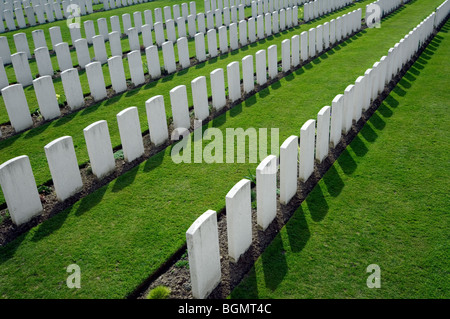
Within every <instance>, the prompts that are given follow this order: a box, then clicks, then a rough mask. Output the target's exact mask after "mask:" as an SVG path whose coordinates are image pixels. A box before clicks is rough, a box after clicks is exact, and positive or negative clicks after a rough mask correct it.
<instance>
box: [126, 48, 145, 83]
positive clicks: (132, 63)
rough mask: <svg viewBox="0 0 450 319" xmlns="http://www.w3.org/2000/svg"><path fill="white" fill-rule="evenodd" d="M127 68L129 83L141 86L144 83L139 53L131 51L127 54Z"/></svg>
mask: <svg viewBox="0 0 450 319" xmlns="http://www.w3.org/2000/svg"><path fill="white" fill-rule="evenodd" d="M127 59H128V67H129V69H130V76H131V82H132V83H133V84H134V85H135V86H138V85H141V84H143V83H144V82H145V76H144V68H143V66H142V58H141V51H137V50H135V51H131V52H129V53H128V54H127Z"/></svg>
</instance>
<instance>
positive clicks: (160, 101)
mask: <svg viewBox="0 0 450 319" xmlns="http://www.w3.org/2000/svg"><path fill="white" fill-rule="evenodd" d="M145 109H146V111H147V121H148V127H149V130H150V140H151V141H152V143H153V144H155V146H159V145H161V144H163V143H165V142H166V141H167V140H168V139H169V131H168V128H167V118H166V109H165V107H164V97H163V96H162V95H157V96H154V97H152V98H150V99H148V100H147V101H146V102H145Z"/></svg>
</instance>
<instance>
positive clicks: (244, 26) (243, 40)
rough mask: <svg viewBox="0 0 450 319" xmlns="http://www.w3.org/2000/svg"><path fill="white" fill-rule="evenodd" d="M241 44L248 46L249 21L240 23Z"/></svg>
mask: <svg viewBox="0 0 450 319" xmlns="http://www.w3.org/2000/svg"><path fill="white" fill-rule="evenodd" d="M239 43H240V44H241V46H246V45H247V21H246V20H241V21H239Z"/></svg>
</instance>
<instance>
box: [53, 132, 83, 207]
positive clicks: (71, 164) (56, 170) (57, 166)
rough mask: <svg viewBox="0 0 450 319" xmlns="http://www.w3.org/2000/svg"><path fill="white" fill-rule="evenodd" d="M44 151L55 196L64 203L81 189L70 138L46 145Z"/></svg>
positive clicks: (81, 185) (61, 138)
mask: <svg viewBox="0 0 450 319" xmlns="http://www.w3.org/2000/svg"><path fill="white" fill-rule="evenodd" d="M44 150H45V155H46V157H47V162H48V166H49V168H50V173H51V175H52V180H53V185H54V186H55V193H56V196H57V197H58V200H60V201H64V200H66V199H67V198H69V197H70V196H72V195H74V194H76V193H77V192H78V191H79V190H81V189H82V188H83V181H82V180H81V175H80V169H79V168H78V162H77V157H76V154H75V148H74V146H73V140H72V137H70V136H63V137H60V138H58V139H56V140H54V141H52V142H50V143H48V144H47V145H46V146H45V147H44Z"/></svg>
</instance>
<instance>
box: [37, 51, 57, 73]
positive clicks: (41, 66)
mask: <svg viewBox="0 0 450 319" xmlns="http://www.w3.org/2000/svg"><path fill="white" fill-rule="evenodd" d="M34 56H35V58H36V64H37V67H38V72H39V76H44V75H50V76H52V75H53V66H52V61H51V60H50V54H49V52H48V49H47V47H40V48H37V49H36V50H34Z"/></svg>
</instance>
